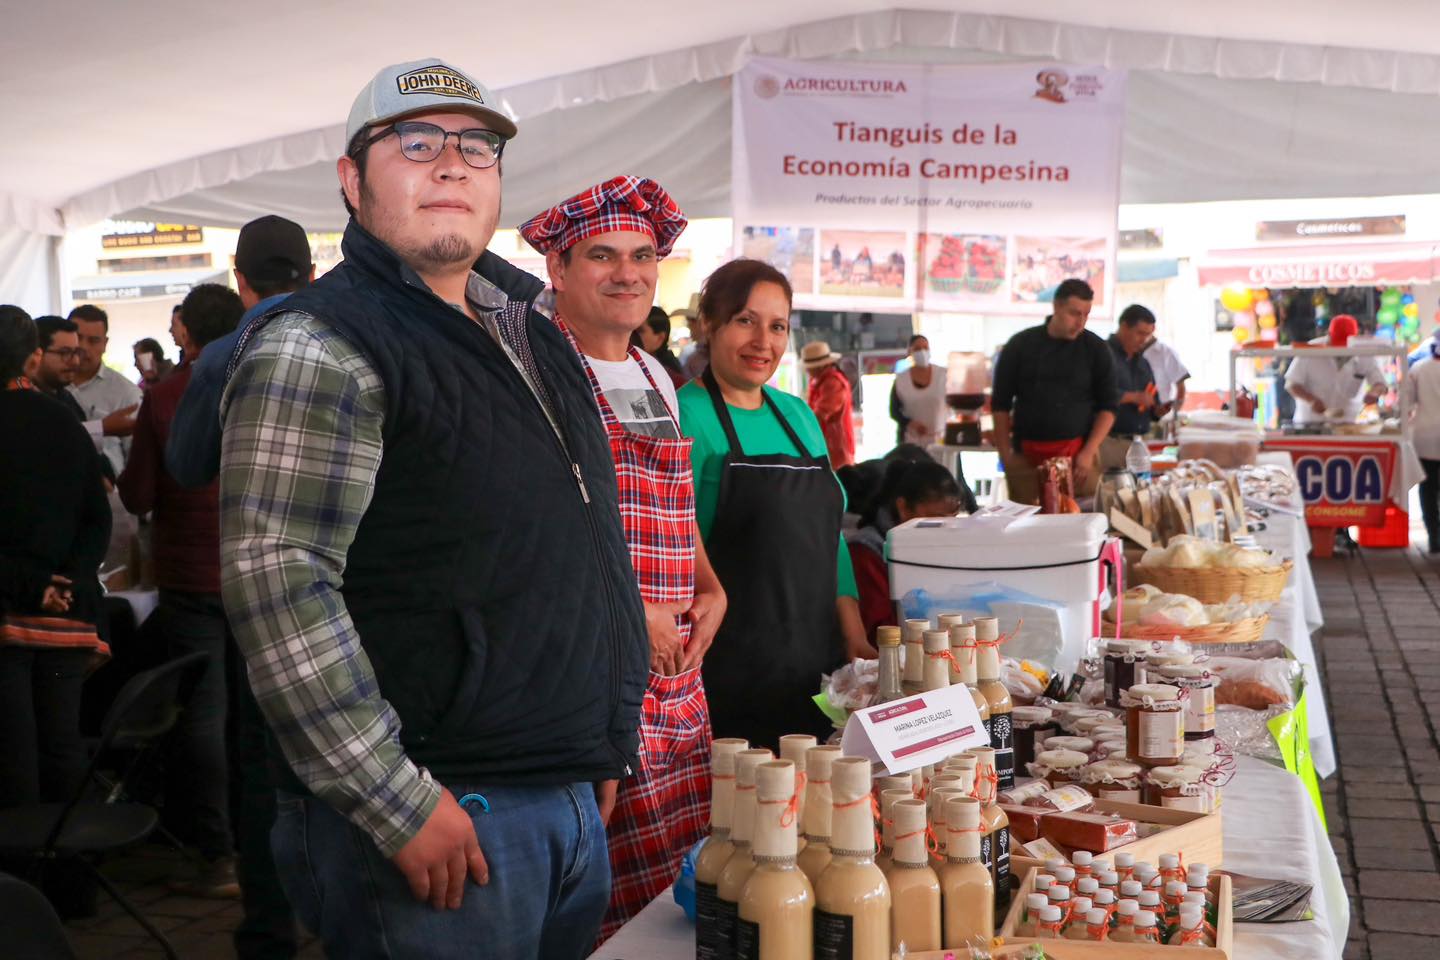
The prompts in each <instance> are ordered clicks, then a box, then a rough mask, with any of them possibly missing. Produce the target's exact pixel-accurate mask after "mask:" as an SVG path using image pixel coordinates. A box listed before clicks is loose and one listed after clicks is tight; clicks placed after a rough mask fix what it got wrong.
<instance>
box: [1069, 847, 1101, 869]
mask: <svg viewBox="0 0 1440 960" xmlns="http://www.w3.org/2000/svg"><path fill="white" fill-rule="evenodd" d="M1070 862H1071V863H1073V864H1075V866H1077V867H1088V866H1090V864H1092V863H1094V862H1095V854H1093V853H1090V852H1089V851H1087V850H1076V851H1075V852H1074V853H1072V854H1070Z"/></svg>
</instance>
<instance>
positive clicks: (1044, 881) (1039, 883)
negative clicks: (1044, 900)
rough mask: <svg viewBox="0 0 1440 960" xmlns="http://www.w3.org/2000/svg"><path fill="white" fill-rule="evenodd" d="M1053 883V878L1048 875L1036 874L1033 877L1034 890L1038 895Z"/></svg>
mask: <svg viewBox="0 0 1440 960" xmlns="http://www.w3.org/2000/svg"><path fill="white" fill-rule="evenodd" d="M1054 882H1055V878H1054V877H1052V876H1050V875H1049V874H1048V873H1042V874H1038V875H1037V876H1036V877H1035V889H1036V890H1037V891H1039V892H1040V893H1044V892H1045V891H1047V890H1049V889H1050V885H1051V884H1052V883H1054Z"/></svg>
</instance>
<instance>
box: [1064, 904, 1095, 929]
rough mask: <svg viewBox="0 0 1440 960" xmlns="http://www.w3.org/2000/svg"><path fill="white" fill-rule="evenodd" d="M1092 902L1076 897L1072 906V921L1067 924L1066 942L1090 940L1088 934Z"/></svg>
mask: <svg viewBox="0 0 1440 960" xmlns="http://www.w3.org/2000/svg"><path fill="white" fill-rule="evenodd" d="M1090 910H1091V906H1090V901H1089V900H1087V899H1086V898H1084V897H1076V898H1075V900H1074V901H1073V902H1072V904H1071V910H1070V919H1069V920H1067V921H1066V923H1065V939H1066V940H1089V939H1090V935H1089V933H1088V932H1086V928H1087V925H1088V924H1089V920H1090Z"/></svg>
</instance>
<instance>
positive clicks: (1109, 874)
mask: <svg viewBox="0 0 1440 960" xmlns="http://www.w3.org/2000/svg"><path fill="white" fill-rule="evenodd" d="M1095 879H1096V880H1098V881H1099V882H1100V889H1102V890H1109V891H1110V892H1111V893H1114V894H1118V893H1119V892H1120V874H1118V873H1116V872H1115V871H1114V870H1113V869H1112V870H1106V871H1104V872H1102V873H1100V874H1099V875H1097V876H1096V878H1095Z"/></svg>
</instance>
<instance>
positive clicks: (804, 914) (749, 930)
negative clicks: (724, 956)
mask: <svg viewBox="0 0 1440 960" xmlns="http://www.w3.org/2000/svg"><path fill="white" fill-rule="evenodd" d="M795 784H796V777H795V765H794V764H793V763H791V762H790V761H788V760H776V761H773V762H771V763H762V764H761V765H760V769H759V770H758V771H757V772H756V777H755V798H756V799H755V837H754V840H753V841H752V843H751V850H752V851H753V855H754V857H755V869H754V870H753V871H752V872H751V874H750V879H749V880H746V881H745V890H744V892H742V893H741V894H740V909H739V916H738V918H737V919H736V921H735V960H810V957H811V956H812V954H813V953H814V936H815V890H814V888H813V887H811V886H810V881H809V880H808V879H807V878H806V876H805V874H804V873H802V872H801V871H800V868H799V867H798V866H796V865H795V853H796V846H795V818H796V809H797V804H798V800H799V798H798V796H797V795H796V793H795Z"/></svg>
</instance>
